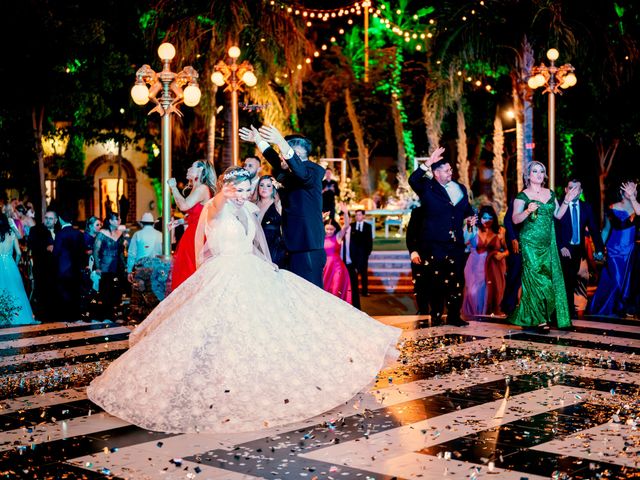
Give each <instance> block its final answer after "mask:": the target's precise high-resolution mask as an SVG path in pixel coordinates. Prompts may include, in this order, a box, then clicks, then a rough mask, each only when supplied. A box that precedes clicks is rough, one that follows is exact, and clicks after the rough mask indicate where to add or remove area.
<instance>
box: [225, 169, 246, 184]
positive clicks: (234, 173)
mask: <svg viewBox="0 0 640 480" xmlns="http://www.w3.org/2000/svg"><path fill="white" fill-rule="evenodd" d="M249 176H250V175H249V172H248V171H247V170H245V169H244V168H238V169H237V170H231V171H230V172H227V173H225V174H224V175H223V176H222V180H224V181H225V182H226V181H228V180H233V179H234V178H238V177H249Z"/></svg>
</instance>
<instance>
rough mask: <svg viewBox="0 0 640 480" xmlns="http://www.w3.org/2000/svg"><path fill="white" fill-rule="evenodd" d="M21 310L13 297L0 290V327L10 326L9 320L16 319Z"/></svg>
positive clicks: (20, 306)
mask: <svg viewBox="0 0 640 480" xmlns="http://www.w3.org/2000/svg"><path fill="white" fill-rule="evenodd" d="M20 310H22V305H18V303H17V302H16V300H15V298H14V296H13V295H11V294H9V293H8V292H7V291H6V290H4V289H3V290H0V325H10V324H11V320H13V319H14V318H17V317H18V315H19V314H20Z"/></svg>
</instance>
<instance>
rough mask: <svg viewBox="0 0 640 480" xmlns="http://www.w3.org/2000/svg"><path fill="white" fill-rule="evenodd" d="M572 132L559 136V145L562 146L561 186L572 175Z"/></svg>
mask: <svg viewBox="0 0 640 480" xmlns="http://www.w3.org/2000/svg"><path fill="white" fill-rule="evenodd" d="M574 135H575V134H574V133H573V132H563V133H561V134H560V143H561V144H562V153H563V159H562V178H563V180H564V182H563V184H566V182H567V180H568V179H569V178H570V177H571V175H572V174H573V155H574V153H575V152H574V151H573V144H572V143H573V136H574Z"/></svg>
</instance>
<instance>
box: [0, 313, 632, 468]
mask: <svg viewBox="0 0 640 480" xmlns="http://www.w3.org/2000/svg"><path fill="white" fill-rule="evenodd" d="M379 320H380V321H382V322H384V323H388V324H393V325H396V326H400V327H402V328H403V329H404V330H405V333H404V335H403V343H402V355H401V357H400V358H399V359H398V361H397V362H396V363H394V364H391V365H387V366H386V367H385V368H384V369H383V371H381V372H380V374H379V375H378V378H377V379H376V381H375V384H372V386H371V389H370V390H368V391H366V392H362V393H361V394H360V395H358V396H357V397H356V398H354V399H353V400H352V401H350V402H349V403H348V404H345V405H342V406H340V407H339V408H336V409H334V410H332V411H331V412H327V413H326V414H324V415H321V416H319V417H316V418H314V419H309V420H307V421H305V422H301V423H299V424H295V425H290V426H288V427H286V428H280V429H272V430H265V431H262V432H258V433H246V434H238V435H166V434H159V433H153V432H148V431H145V430H142V429H139V428H137V427H135V426H132V425H129V424H127V423H126V422H124V421H121V420H119V419H117V418H114V417H112V416H110V415H108V414H106V413H104V412H101V411H100V410H99V409H98V408H97V407H96V406H95V405H93V404H92V403H91V402H90V401H89V400H87V399H86V395H85V393H84V386H86V384H87V383H88V382H89V381H90V380H91V379H92V378H93V377H94V376H95V375H97V374H99V373H100V372H101V371H102V370H103V369H104V368H105V367H106V365H108V363H109V362H110V361H112V360H113V359H114V358H117V356H119V355H120V354H122V352H123V351H124V350H125V349H126V347H127V342H126V337H127V335H128V332H129V330H128V329H127V328H126V327H124V326H119V325H115V324H101V323H69V324H66V323H58V324H44V325H38V326H29V327H14V328H5V329H0V369H1V371H2V377H0V392H1V395H2V400H1V401H0V416H1V417H0V418H1V420H2V422H1V425H2V431H1V432H0V472H3V473H4V475H5V477H6V478H21V477H24V478H110V477H114V476H115V477H119V478H132V479H143V478H149V479H155V478H171V479H173V478H175V479H178V478H203V479H204V478H207V479H209V478H210V479H240V478H256V477H258V478H270V479H277V478H283V479H284V478H308V479H314V478H315V479H324V478H326V479H329V478H335V479H337V478H362V479H365V478H369V479H373V478H375V479H391V478H421V479H430V478H442V477H443V476H444V477H446V478H500V479H503V478H504V479H510V478H513V479H520V478H525V477H526V478H528V479H536V478H565V477H563V476H566V478H568V477H569V476H570V477H571V478H631V477H640V464H639V461H638V453H639V450H640V447H639V446H640V433H639V432H638V424H639V423H640V405H639V400H638V399H639V398H640V395H639V386H640V361H639V358H638V354H639V353H640V340H639V339H640V322H638V321H633V320H624V319H606V320H601V319H596V318H593V319H585V320H579V321H576V322H575V326H576V331H575V332H560V331H552V333H551V334H550V335H548V336H542V335H537V334H533V333H527V332H523V331H522V330H520V329H519V328H517V327H513V326H510V325H507V324H505V323H504V322H503V321H502V320H500V319H492V318H484V319H482V321H475V322H471V325H470V326H468V327H448V326H440V327H430V326H429V322H428V319H427V318H426V317H415V316H395V317H379Z"/></svg>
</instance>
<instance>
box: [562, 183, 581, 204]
mask: <svg viewBox="0 0 640 480" xmlns="http://www.w3.org/2000/svg"><path fill="white" fill-rule="evenodd" d="M579 195H580V187H579V186H578V185H574V186H573V187H571V188H570V189H569V191H568V192H567V195H566V196H565V197H564V201H565V202H573V201H574V200H575V199H576V198H578V196H579Z"/></svg>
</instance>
